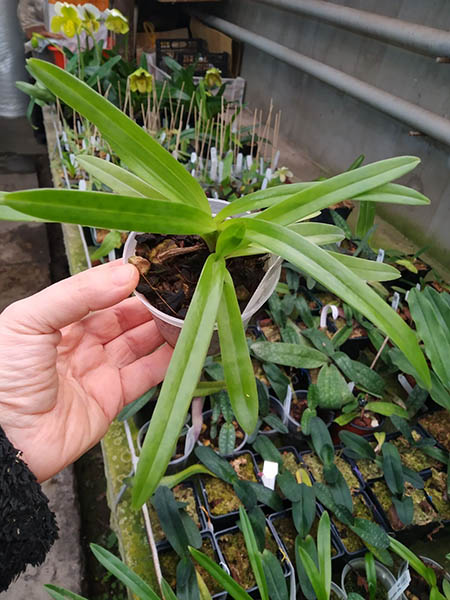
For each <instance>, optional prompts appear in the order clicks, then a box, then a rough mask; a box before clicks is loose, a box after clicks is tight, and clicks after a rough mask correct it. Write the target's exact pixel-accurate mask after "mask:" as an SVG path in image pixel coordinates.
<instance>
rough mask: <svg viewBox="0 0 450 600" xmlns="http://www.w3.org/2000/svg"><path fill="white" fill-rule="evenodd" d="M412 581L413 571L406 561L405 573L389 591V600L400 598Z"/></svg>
mask: <svg viewBox="0 0 450 600" xmlns="http://www.w3.org/2000/svg"><path fill="white" fill-rule="evenodd" d="M410 582H411V573H410V572H409V569H408V563H406V568H405V569H404V571H403V573H402V574H401V575H400V577H399V578H398V579H397V581H396V582H395V583H394V585H393V586H392V587H391V588H390V590H389V591H388V600H397V598H400V596H401V595H402V594H403V592H404V591H405V590H406V589H407V587H408V586H409V584H410Z"/></svg>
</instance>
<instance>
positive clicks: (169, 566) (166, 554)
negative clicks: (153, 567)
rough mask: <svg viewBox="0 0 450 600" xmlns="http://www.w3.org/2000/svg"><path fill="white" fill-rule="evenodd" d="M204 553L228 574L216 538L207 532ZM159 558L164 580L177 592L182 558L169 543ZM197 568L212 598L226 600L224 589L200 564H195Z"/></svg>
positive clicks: (203, 546) (161, 548)
mask: <svg viewBox="0 0 450 600" xmlns="http://www.w3.org/2000/svg"><path fill="white" fill-rule="evenodd" d="M200 550H201V551H202V552H204V553H205V554H207V555H208V556H209V557H210V558H211V559H213V560H214V561H215V562H216V563H217V564H219V565H220V566H221V567H222V568H223V569H224V571H226V572H228V570H227V567H226V565H225V562H224V560H223V556H222V553H221V552H220V549H219V547H218V546H217V544H216V541H215V539H214V536H213V535H212V534H211V533H210V532H208V531H206V532H203V533H202V547H201V548H200ZM158 557H159V562H160V565H161V572H162V576H163V577H164V579H165V580H166V581H167V583H168V584H169V585H170V587H171V588H172V589H173V590H174V591H175V589H176V581H177V580H176V567H177V565H178V563H179V561H180V557H179V556H178V555H177V554H176V552H175V551H174V550H173V549H172V547H171V546H170V544H169V543H168V542H164V543H163V544H161V545H160V546H159V548H158ZM194 564H195V568H196V569H197V570H198V571H199V573H200V574H201V576H202V578H203V580H204V581H205V583H206V586H207V588H208V590H209V591H210V593H211V596H212V597H213V598H214V599H219V598H226V593H225V592H224V591H223V589H222V587H221V586H220V584H219V583H217V582H216V580H215V579H214V578H213V577H211V575H209V573H208V572H207V571H206V570H205V569H204V568H203V567H201V566H200V565H199V564H198V563H196V562H194Z"/></svg>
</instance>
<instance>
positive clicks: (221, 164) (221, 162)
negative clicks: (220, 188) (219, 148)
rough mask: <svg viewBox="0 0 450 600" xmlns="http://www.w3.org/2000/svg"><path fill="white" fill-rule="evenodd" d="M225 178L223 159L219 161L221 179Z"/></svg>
mask: <svg viewBox="0 0 450 600" xmlns="http://www.w3.org/2000/svg"><path fill="white" fill-rule="evenodd" d="M222 180H223V161H220V163H219V181H222Z"/></svg>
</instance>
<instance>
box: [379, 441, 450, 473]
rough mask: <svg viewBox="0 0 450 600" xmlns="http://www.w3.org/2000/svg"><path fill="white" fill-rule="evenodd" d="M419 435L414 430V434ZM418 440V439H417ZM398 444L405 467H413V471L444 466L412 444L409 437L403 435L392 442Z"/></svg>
mask: <svg viewBox="0 0 450 600" xmlns="http://www.w3.org/2000/svg"><path fill="white" fill-rule="evenodd" d="M414 433H415V435H416V436H418V437H417V439H420V435H419V434H417V432H413V435H414ZM416 441H417V440H416ZM391 443H392V444H394V446H396V448H397V450H398V451H399V452H400V455H401V457H402V462H403V464H404V465H405V467H408V468H409V469H412V470H413V471H423V470H424V469H429V468H430V467H439V466H440V467H442V466H443V465H442V463H440V462H439V461H437V460H435V459H433V458H431V457H430V456H428V455H427V454H425V453H424V452H422V450H421V449H420V448H416V447H415V446H411V444H410V443H409V442H408V440H407V439H405V438H404V437H403V436H399V437H398V438H396V439H395V440H392V442H391Z"/></svg>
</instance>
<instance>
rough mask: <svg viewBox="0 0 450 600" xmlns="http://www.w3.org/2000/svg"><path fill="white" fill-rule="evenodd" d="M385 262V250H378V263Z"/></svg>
mask: <svg viewBox="0 0 450 600" xmlns="http://www.w3.org/2000/svg"><path fill="white" fill-rule="evenodd" d="M383 261H384V250H383V248H380V249H379V250H378V254H377V262H380V263H381V262H383Z"/></svg>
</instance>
